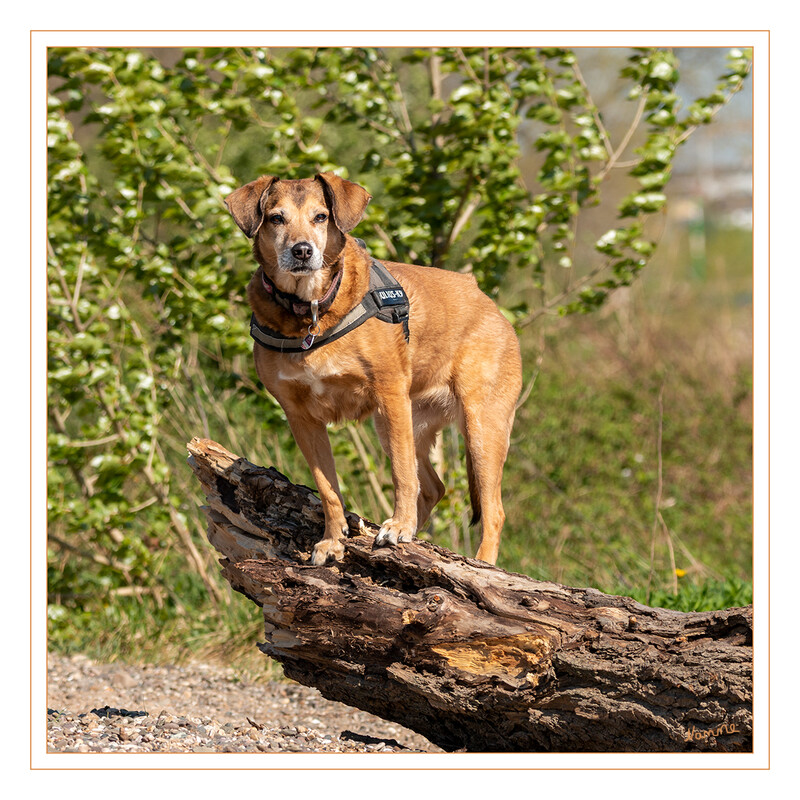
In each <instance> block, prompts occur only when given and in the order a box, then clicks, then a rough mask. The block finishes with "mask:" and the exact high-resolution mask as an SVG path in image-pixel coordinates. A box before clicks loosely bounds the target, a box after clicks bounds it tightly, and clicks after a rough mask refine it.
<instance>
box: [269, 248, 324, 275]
mask: <svg viewBox="0 0 800 800" xmlns="http://www.w3.org/2000/svg"><path fill="white" fill-rule="evenodd" d="M279 265H280V267H281V269H285V270H287V271H289V272H314V271H315V270H318V269H321V268H322V254H321V253H320V252H319V250H317V248H316V247H315V246H314V245H313V244H311V242H297V244H294V245H292V246H291V247H290V248H289V249H288V250H284V251H283V252H282V253H281V256H280V259H279Z"/></svg>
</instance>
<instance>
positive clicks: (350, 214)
mask: <svg viewBox="0 0 800 800" xmlns="http://www.w3.org/2000/svg"><path fill="white" fill-rule="evenodd" d="M371 199H372V198H371V196H370V194H369V193H368V192H367V191H366V189H363V188H362V187H361V186H359V185H358V184H357V183H352V182H351V181H346V180H344V179H342V178H340V177H338V175H334V174H332V173H330V172H324V173H320V174H319V175H317V176H315V177H314V178H305V179H303V180H292V181H287V180H280V179H278V178H274V177H272V176H271V175H262V176H261V177H260V178H258V179H257V180H255V181H253V182H252V183H248V184H247V185H245V186H242V187H241V188H239V189H237V190H236V191H234V192H231V193H230V194H229V195H228V197H227V198H226V199H225V205H226V206H227V207H228V210H229V211H230V212H231V215H232V216H233V218H234V220H235V221H236V224H237V225H238V226H239V227H240V228H241V229H242V230H243V231H244V233H245V234H246V235H247V236H248V237H250V238H251V239H254V240H255V248H256V252H257V254H258V255H259V256H260V257H261V258H262V259H264V260H265V261H266V262H267V263H268V264H270V265H271V266H272V267H274V268H277V269H278V270H284V271H286V272H291V273H294V274H309V273H312V272H314V271H316V270H319V269H322V267H324V266H329V265H330V264H332V263H333V262H334V261H335V260H336V258H337V257H338V255H339V253H341V251H342V248H343V247H344V242H345V238H344V235H345V234H346V233H347V232H348V231H351V230H352V229H353V228H354V227H355V226H356V225H357V224H358V222H359V221H360V220H361V217H362V216H363V215H364V210H365V209H366V207H367V204H368V203H369V201H370V200H371Z"/></svg>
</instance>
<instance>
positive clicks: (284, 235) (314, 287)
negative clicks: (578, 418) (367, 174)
mask: <svg viewBox="0 0 800 800" xmlns="http://www.w3.org/2000/svg"><path fill="white" fill-rule="evenodd" d="M371 199H372V198H371V195H370V194H369V193H368V192H367V190H366V189H364V188H363V187H362V186H359V185H358V184H356V183H353V182H351V181H347V180H344V179H342V178H340V177H338V176H337V175H335V174H333V173H320V174H318V175H316V176H314V177H313V178H305V179H302V180H283V179H279V178H276V177H273V176H270V175H263V176H261V177H260V178H258V179H257V180H255V181H253V182H251V183H248V184H247V185H245V186H242V187H241V188H239V189H236V190H235V191H233V192H231V193H230V194H229V195H228V196H227V197H226V199H225V203H226V205H227V208H228V210H229V211H230V213H231V215H232V216H233V219H234V220H235V222H236V224H237V225H238V226H239V228H240V229H241V230H242V231H243V232H244V233H245V234H246V235H247V236H248V237H249V238H251V239H252V240H253V255H254V257H255V260H256V262H257V263H258V268H257V270H256V272H255V273H254V274H253V277H252V279H251V280H250V282H249V284H248V286H247V299H248V302H249V304H250V307H251V309H252V320H251V334H252V335H253V337H254V339H256V344H255V345H254V358H255V367H256V372H257V374H258V377H259V379H260V380H261V382H262V383H263V384H264V386H265V387H266V389H267V390H268V391H269V392H270V393H271V394H272V395H273V396H274V397H275V399H276V400H277V401H278V403H280V405H281V407H282V408H283V410H284V412H285V414H286V419H287V420H288V423H289V427H290V429H291V432H292V435H293V436H294V438H295V441H296V442H297V444H298V446H299V448H300V450H301V451H302V453H303V455H304V457H305V458H306V460H307V462H308V465H309V467H310V469H311V472H312V475H313V477H314V480H315V482H316V485H317V488H318V489H319V496H320V500H321V501H322V507H323V511H324V515H325V533H324V536H323V538H322V539H321V540H320V541H319V542H317V543H316V545H315V546H314V549H313V552H312V555H311V561H312V563H313V564H315V565H323V564H326V563H328V562H329V561H331V560H340V559H342V557H343V555H344V537H345V535H346V532H347V527H348V526H347V521H346V519H345V506H344V502H343V500H342V496H341V493H340V491H339V485H338V480H337V477H336V470H335V467H334V459H333V454H332V452H331V446H330V441H329V439H328V434H327V430H326V425H327V424H328V423H332V422H340V421H343V420H363V419H365V418H367V417H369V416H373V418H374V421H375V428H376V430H377V434H378V437H379V439H380V442H381V445H382V447H383V449H384V450H385V452H386V453H387V455H388V456H389V458H390V461H391V471H392V483H393V486H394V509H393V514H392V517H391V518H390V519H387V520H386V521H385V522H384V523H383V524H382V526H381V528H380V531H379V532H378V534H377V535H376V537H375V546H387V545H391V546H395V545H397V543H398V542H408V541H411V540H412V539H413V538H414V537H415V535H416V533H417V531H418V530H419V529H420V528H421V527H422V526H423V525H424V524H425V522H426V521H427V520H428V518H429V516H430V514H431V511H432V510H433V508H434V506H435V505H436V504H437V503H438V502H439V501H440V500H441V499H442V497H443V495H444V485H443V484H442V481H441V480H440V479H439V476H438V475H437V474H436V472H435V470H434V468H433V466H432V465H431V461H430V454H431V449H432V447H433V445H434V443H435V438H436V434H437V433H438V431H439V430H441V429H442V428H443V427H444V426H445V425H446V424H448V423H451V422H454V421H455V422H457V423H458V425H459V427H460V430H461V433H462V435H463V436H464V440H465V444H466V454H467V455H466V465H467V476H468V481H469V492H470V500H471V504H472V509H473V523H475V522H477V521H478V520H480V522H481V543H480V547H479V548H478V551H477V554H476V558H477V559H480V560H482V561H486V562H488V563H490V564H494V563H495V562H496V560H497V554H498V548H499V543H500V533H501V530H502V527H503V523H504V521H505V514H504V511H503V504H502V500H501V494H500V484H501V479H502V473H503V466H504V463H505V460H506V456H507V453H508V448H509V439H510V435H511V427H512V424H513V421H514V413H515V408H516V401H517V399H518V397H519V394H520V390H521V386H522V366H521V360H520V348H519V342H518V340H517V337H516V334H515V332H514V329H513V327H512V326H511V324H510V323H509V322H508V320H506V318H505V317H504V316H503V315H502V314H501V313H500V311H499V310H498V308H497V307H496V306H495V304H494V303H493V302H492V301H491V300H490V299H489V298H488V297H487V296H486V295H485V294H484V293H483V292H482V291H481V290H480V289H479V287H478V284H477V282H476V280H475V278H474V277H473V276H472V275H468V274H461V273H457V272H451V271H448V270H443V269H437V268H433V267H425V266H415V265H411V264H400V263H394V262H389V261H383V262H380V261H376V260H375V259H373V258H372V257H371V256H370V255H369V253H368V251H367V250H366V248H365V246H364V243H363V242H362V241H361V240H359V239H355V238H354V237H353V236H351V235H350V231H351V230H353V228H355V226H356V225H357V224H358V222H359V221H360V220H361V218H362V216H363V215H364V212H365V210H366V208H367V204H368V203H369V201H370V200H371Z"/></svg>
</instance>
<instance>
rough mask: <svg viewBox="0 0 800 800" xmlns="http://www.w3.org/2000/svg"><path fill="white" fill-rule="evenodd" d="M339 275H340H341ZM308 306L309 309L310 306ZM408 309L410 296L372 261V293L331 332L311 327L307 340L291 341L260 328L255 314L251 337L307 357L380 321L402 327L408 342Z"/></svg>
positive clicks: (251, 326)
mask: <svg viewBox="0 0 800 800" xmlns="http://www.w3.org/2000/svg"><path fill="white" fill-rule="evenodd" d="M262 274H263V273H262ZM339 274H340V275H341V272H340V273H339ZM308 305H309V308H310V307H311V304H308ZM321 305H322V302H321V301H320V306H321ZM409 309H410V305H409V301H408V296H407V295H406V293H405V290H404V289H403V287H402V286H401V285H400V284H399V283H398V282H397V281H396V280H395V279H394V277H393V276H392V274H391V273H390V272H389V271H388V270H387V269H386V267H384V266H383V264H380V263H379V262H377V261H375V259H373V260H372V264H371V265H370V276H369V290H368V291H367V293H366V294H365V295H364V297H363V298H362V299H361V302H360V303H358V305H357V306H355V308H353V309H351V310H350V312H349V313H348V314H347V315H346V316H345V317H344V318H343V319H342V320H340V321H339V322H338V323H337V324H336V325H334V326H333V327H332V328H329V329H328V330H326V331H324V332H323V333H321V334H319V335H317V333H316V332H312V330H311V326H309V333H308V335H307V336H305V337H304V338H302V339H296V338H289V337H287V336H283V335H281V334H280V333H278V332H277V331H274V330H272V329H271V328H267V327H266V326H264V325H260V324H259V323H258V321H257V320H256V315H255V314H253V315H252V317H251V318H250V336H252V337H253V339H254V340H255V341H256V342H257V343H258V344H260V345H261V346H262V347H265V348H266V349H267V350H274V351H276V352H278V353H307V352H308V351H309V350H316V349H317V348H318V347H323V346H324V345H326V344H330V343H331V342H334V341H336V340H337V339H340V338H341V337H342V336H344V335H345V334H347V333H350V331H352V330H354V329H355V328H357V327H358V326H359V325H363V324H364V323H365V322H366V321H367V320H368V319H371V318H372V317H377V318H378V319H379V320H381V321H382V322H388V323H391V324H400V325H402V326H403V334H404V335H405V339H406V342H408V340H409V328H408V315H409ZM315 324H316V323H315ZM317 330H318V329H317Z"/></svg>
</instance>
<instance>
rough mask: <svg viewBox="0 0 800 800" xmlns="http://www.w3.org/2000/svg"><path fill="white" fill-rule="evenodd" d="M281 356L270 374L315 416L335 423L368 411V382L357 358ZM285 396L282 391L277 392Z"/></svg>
mask: <svg viewBox="0 0 800 800" xmlns="http://www.w3.org/2000/svg"><path fill="white" fill-rule="evenodd" d="M314 355H315V356H316V357H314V358H309V357H308V356H292V357H290V358H285V359H281V361H280V363H279V364H278V365H277V368H276V369H275V370H274V371H273V373H272V377H273V380H274V381H275V383H277V384H278V386H277V387H276V388H278V389H279V390H289V392H290V393H291V396H292V397H294V398H295V401H294V402H296V403H302V405H304V406H305V408H306V410H308V411H310V412H311V413H312V414H313V415H314V416H315V417H317V418H318V419H322V420H325V421H326V422H339V421H342V420H345V419H359V418H361V417H363V416H365V415H366V414H369V413H371V411H372V403H371V401H370V393H369V391H368V382H367V380H366V376H365V375H364V374H363V369H362V368H361V365H360V363H359V361H358V359H355V358H352V357H350V356H347V355H343V356H336V357H324V358H320V357H319V354H314ZM279 394H281V395H283V396H285V394H286V393H285V391H279Z"/></svg>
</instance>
